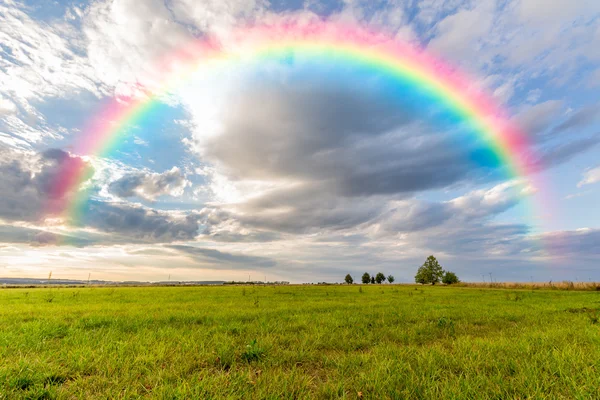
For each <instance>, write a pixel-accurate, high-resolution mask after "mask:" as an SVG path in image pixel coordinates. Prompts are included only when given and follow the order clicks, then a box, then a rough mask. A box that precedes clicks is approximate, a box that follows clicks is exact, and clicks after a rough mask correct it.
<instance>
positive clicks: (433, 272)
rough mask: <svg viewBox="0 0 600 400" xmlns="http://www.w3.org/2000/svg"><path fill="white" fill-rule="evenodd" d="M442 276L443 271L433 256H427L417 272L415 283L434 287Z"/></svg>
mask: <svg viewBox="0 0 600 400" xmlns="http://www.w3.org/2000/svg"><path fill="white" fill-rule="evenodd" d="M443 275H444V270H443V269H442V266H441V265H440V263H439V262H438V260H436V259H435V257H434V256H429V257H427V260H425V262H424V263H423V265H421V266H420V267H419V269H418V270H417V274H416V275H415V282H417V283H422V284H429V283H430V284H432V285H435V284H436V283H438V282H439V281H440V280H441V279H442V276H443Z"/></svg>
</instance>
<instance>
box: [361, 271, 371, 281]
mask: <svg viewBox="0 0 600 400" xmlns="http://www.w3.org/2000/svg"><path fill="white" fill-rule="evenodd" d="M369 282H371V275H369V273H368V272H365V273H364V274H363V276H362V283H369Z"/></svg>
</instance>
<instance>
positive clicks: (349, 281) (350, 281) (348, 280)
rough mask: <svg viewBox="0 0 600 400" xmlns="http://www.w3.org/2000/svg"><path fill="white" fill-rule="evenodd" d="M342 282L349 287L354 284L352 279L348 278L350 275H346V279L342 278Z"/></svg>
mask: <svg viewBox="0 0 600 400" xmlns="http://www.w3.org/2000/svg"><path fill="white" fill-rule="evenodd" d="M344 280H345V281H346V283H347V284H348V285H351V284H352V283H354V279H352V277H351V276H350V274H348V275H346V277H345V278H344Z"/></svg>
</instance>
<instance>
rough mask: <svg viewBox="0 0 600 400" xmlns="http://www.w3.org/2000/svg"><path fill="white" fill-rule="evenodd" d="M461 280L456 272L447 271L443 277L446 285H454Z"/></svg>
mask: <svg viewBox="0 0 600 400" xmlns="http://www.w3.org/2000/svg"><path fill="white" fill-rule="evenodd" d="M459 282H460V280H459V279H458V276H456V274H455V273H454V272H450V271H446V272H445V273H444V276H443V277H442V283H445V284H446V285H452V284H453V283H459Z"/></svg>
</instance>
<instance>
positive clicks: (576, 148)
mask: <svg viewBox="0 0 600 400" xmlns="http://www.w3.org/2000/svg"><path fill="white" fill-rule="evenodd" d="M598 143H600V133H597V134H596V135H593V136H588V137H585V138H582V139H578V140H573V141H570V142H565V143H560V144H556V145H553V146H549V147H548V148H546V149H544V151H543V152H542V153H541V155H540V158H539V159H538V160H537V161H535V162H534V163H533V164H532V165H531V167H532V168H533V169H538V170H539V169H545V168H550V167H552V166H555V165H558V164H561V163H564V162H566V161H569V160H570V159H572V158H573V157H575V156H576V155H578V154H580V153H582V152H584V151H588V150H590V149H592V148H594V147H595V146H597V145H598Z"/></svg>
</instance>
